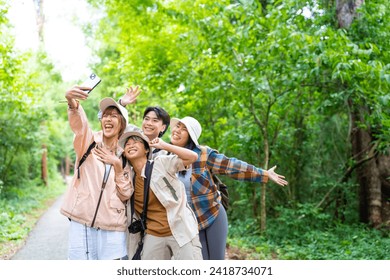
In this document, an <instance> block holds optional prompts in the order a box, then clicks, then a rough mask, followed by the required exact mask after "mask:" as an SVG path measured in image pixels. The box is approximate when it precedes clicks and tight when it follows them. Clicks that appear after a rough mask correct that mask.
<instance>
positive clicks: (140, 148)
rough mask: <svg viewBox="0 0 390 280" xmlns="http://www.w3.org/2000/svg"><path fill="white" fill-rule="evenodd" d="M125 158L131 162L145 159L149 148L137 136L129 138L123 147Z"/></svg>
mask: <svg viewBox="0 0 390 280" xmlns="http://www.w3.org/2000/svg"><path fill="white" fill-rule="evenodd" d="M124 153H125V157H126V158H127V159H128V160H129V161H130V162H131V161H132V160H135V159H139V158H147V156H148V153H149V148H148V146H147V144H146V143H145V141H144V140H143V139H142V138H140V137H139V136H130V137H129V138H128V139H127V141H126V143H125V147H124Z"/></svg>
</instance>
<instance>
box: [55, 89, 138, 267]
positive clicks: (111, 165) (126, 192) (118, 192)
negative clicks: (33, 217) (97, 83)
mask: <svg viewBox="0 0 390 280" xmlns="http://www.w3.org/2000/svg"><path fill="white" fill-rule="evenodd" d="M87 90H90V88H87V87H82V86H74V87H72V88H71V89H69V90H68V91H67V92H66V94H65V97H66V99H67V101H68V106H69V109H68V119H69V124H70V127H71V129H72V131H73V133H74V142H73V145H74V150H75V153H76V164H75V167H76V168H77V169H75V174H74V177H73V180H72V183H71V186H70V187H69V189H68V190H67V192H66V196H65V201H64V204H63V205H62V208H61V213H62V214H63V215H65V216H66V217H68V218H69V220H70V228H69V247H68V248H69V252H68V258H69V259H77V260H88V259H90V260H101V259H105V260H110V259H126V258H127V248H126V230H127V218H126V211H125V203H126V201H127V200H128V199H129V198H130V196H131V194H132V193H133V186H132V183H131V180H130V176H129V174H128V172H127V173H126V172H125V171H124V168H123V162H122V159H121V154H122V151H123V149H122V148H121V147H120V146H119V145H118V139H119V137H120V136H121V134H122V133H123V131H124V129H125V128H126V125H127V122H128V113H127V110H126V109H125V108H124V107H122V106H120V105H119V104H118V103H116V102H115V100H113V99H112V98H104V99H103V100H101V102H100V110H101V112H102V118H101V120H100V123H101V130H100V131H98V132H93V131H92V129H91V128H90V126H89V123H88V119H87V116H86V114H85V112H84V110H83V108H82V106H81V104H80V103H79V101H78V100H85V99H87V98H88V96H89V95H88V93H87Z"/></svg>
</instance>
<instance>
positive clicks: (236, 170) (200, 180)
mask: <svg viewBox="0 0 390 280" xmlns="http://www.w3.org/2000/svg"><path fill="white" fill-rule="evenodd" d="M193 151H194V152H196V153H197V154H198V160H197V161H196V162H194V163H193V164H192V179H191V180H192V181H191V183H192V190H191V191H192V193H191V200H192V208H193V210H194V213H195V216H196V218H197V220H198V224H199V230H202V229H205V228H207V227H209V226H210V225H211V224H212V223H213V222H214V220H215V219H216V217H217V216H218V212H219V207H220V206H221V204H220V202H221V196H220V194H219V192H218V191H217V187H216V186H215V185H214V184H213V181H212V179H211V175H210V172H209V171H208V169H210V170H211V171H212V172H213V173H214V174H222V175H226V176H229V177H230V178H233V179H236V180H240V181H251V182H260V183H266V182H267V181H268V173H267V171H266V170H263V169H261V168H257V167H255V166H253V165H251V164H248V163H246V162H245V161H242V160H239V159H236V158H228V157H226V156H225V155H223V154H220V153H218V152H217V151H216V150H213V149H211V148H209V147H207V161H206V162H204V161H203V162H202V160H201V149H200V148H199V147H195V148H194V150H193Z"/></svg>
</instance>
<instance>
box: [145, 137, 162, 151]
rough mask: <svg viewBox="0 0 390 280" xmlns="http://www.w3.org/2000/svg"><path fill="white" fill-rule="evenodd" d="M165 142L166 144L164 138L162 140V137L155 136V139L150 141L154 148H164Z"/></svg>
mask: <svg viewBox="0 0 390 280" xmlns="http://www.w3.org/2000/svg"><path fill="white" fill-rule="evenodd" d="M164 144H165V142H164V140H162V139H161V138H158V137H157V138H154V139H153V140H151V141H150V142H149V146H150V147H153V148H156V149H162V150H163V149H164V147H165V146H164Z"/></svg>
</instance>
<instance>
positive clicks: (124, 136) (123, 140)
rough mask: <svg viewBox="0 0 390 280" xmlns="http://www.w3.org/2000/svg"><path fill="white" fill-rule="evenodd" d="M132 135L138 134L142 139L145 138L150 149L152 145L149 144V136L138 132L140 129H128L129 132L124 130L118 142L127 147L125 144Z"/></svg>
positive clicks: (122, 146)
mask: <svg viewBox="0 0 390 280" xmlns="http://www.w3.org/2000/svg"><path fill="white" fill-rule="evenodd" d="M131 136H138V137H140V138H141V139H142V140H144V141H145V142H146V144H147V145H148V147H149V149H150V146H149V138H148V137H147V136H146V135H144V134H143V133H141V132H138V131H127V132H124V133H123V134H122V135H121V137H120V138H119V140H118V144H119V146H120V147H121V148H122V149H124V148H125V144H126V142H127V140H128V139H129V138H130V137H131Z"/></svg>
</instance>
